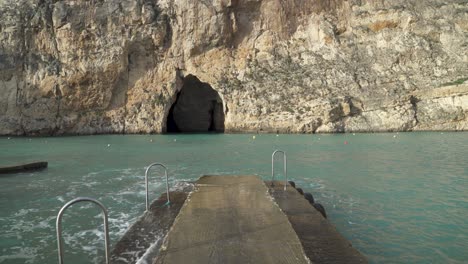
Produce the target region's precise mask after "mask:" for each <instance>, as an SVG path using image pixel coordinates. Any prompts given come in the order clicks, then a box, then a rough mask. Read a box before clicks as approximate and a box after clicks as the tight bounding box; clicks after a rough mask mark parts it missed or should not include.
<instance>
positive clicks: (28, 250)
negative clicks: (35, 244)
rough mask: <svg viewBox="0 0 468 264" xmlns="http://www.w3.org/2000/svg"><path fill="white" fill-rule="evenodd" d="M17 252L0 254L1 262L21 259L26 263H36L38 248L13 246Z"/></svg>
mask: <svg viewBox="0 0 468 264" xmlns="http://www.w3.org/2000/svg"><path fill="white" fill-rule="evenodd" d="M11 249H12V250H13V251H15V253H13V254H8V255H4V254H2V256H0V263H3V262H4V261H7V260H13V259H21V260H23V261H24V262H23V263H25V264H28V263H35V259H36V256H37V252H38V249H37V248H32V247H12V248H11Z"/></svg>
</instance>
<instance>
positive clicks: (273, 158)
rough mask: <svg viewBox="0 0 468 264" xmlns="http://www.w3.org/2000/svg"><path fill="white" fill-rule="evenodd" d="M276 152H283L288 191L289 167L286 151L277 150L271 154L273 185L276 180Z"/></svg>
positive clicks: (285, 183)
mask: <svg viewBox="0 0 468 264" xmlns="http://www.w3.org/2000/svg"><path fill="white" fill-rule="evenodd" d="M276 153H282V154H283V164H284V165H283V167H284V177H285V178H286V179H285V181H284V190H285V191H286V186H288V169H287V160H286V152H284V151H282V150H275V151H274V152H273V154H271V186H273V185H274V182H273V181H274V180H275V155H276Z"/></svg>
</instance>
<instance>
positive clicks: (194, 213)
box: [154, 176, 308, 264]
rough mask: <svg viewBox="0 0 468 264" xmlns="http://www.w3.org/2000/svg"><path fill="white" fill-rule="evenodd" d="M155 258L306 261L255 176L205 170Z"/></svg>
mask: <svg viewBox="0 0 468 264" xmlns="http://www.w3.org/2000/svg"><path fill="white" fill-rule="evenodd" d="M154 263H158V264H161V263H171V264H173V263H223V264H225V263H308V260H307V259H306V257H305V255H304V251H303V249H302V245H301V242H300V241H299V238H298V237H297V235H296V233H295V232H294V230H293V228H292V226H291V224H290V223H289V221H288V218H287V217H286V215H285V214H284V213H283V212H281V210H280V209H279V207H278V206H277V205H276V203H274V202H273V200H272V197H271V196H270V195H269V194H268V188H267V187H266V186H265V184H264V183H263V182H262V180H261V179H259V178H258V177H256V176H229V177H227V176H204V177H202V178H200V179H199V180H198V181H197V184H196V187H195V190H194V191H193V192H192V193H191V194H190V196H189V198H187V201H186V203H185V204H184V206H183V207H182V209H181V210H180V212H179V215H178V216H177V218H176V220H175V221H174V224H173V226H172V228H171V230H170V231H169V233H168V235H167V237H166V239H165V241H164V243H163V245H162V247H161V249H160V251H159V255H158V257H157V259H156V260H155V261H154Z"/></svg>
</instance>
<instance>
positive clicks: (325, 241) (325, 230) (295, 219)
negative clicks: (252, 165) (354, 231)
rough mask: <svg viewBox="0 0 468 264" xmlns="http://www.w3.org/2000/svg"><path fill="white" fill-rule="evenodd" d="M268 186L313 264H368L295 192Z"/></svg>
mask: <svg viewBox="0 0 468 264" xmlns="http://www.w3.org/2000/svg"><path fill="white" fill-rule="evenodd" d="M265 184H266V185H267V186H268V187H269V189H270V194H271V195H272V196H273V197H274V199H275V201H276V203H277V204H278V205H279V207H280V208H281V210H282V211H283V212H284V213H285V214H286V215H287V217H288V219H289V222H291V225H292V227H293V228H294V231H295V232H296V233H297V235H298V237H299V239H300V241H301V243H302V246H303V248H304V251H305V253H306V255H307V257H308V258H309V259H310V260H311V261H312V263H350V264H352V263H367V259H366V258H365V257H364V256H363V255H362V254H361V253H360V252H359V251H357V250H356V249H355V248H353V246H352V245H351V243H350V242H349V241H348V240H346V239H345V238H344V237H343V236H341V234H340V233H338V231H337V230H336V228H335V227H334V226H333V225H332V224H331V223H330V222H329V221H328V220H327V219H325V218H324V217H323V216H322V215H321V214H320V213H319V212H318V211H317V210H315V208H314V207H313V206H311V205H310V204H309V202H308V201H307V200H306V199H304V197H303V196H302V195H301V194H299V193H298V192H297V191H296V189H295V188H293V187H292V186H290V185H289V184H288V186H287V189H286V191H284V181H283V182H279V181H275V184H274V186H273V187H272V186H271V182H265ZM297 187H299V186H297ZM325 209H326V208H325Z"/></svg>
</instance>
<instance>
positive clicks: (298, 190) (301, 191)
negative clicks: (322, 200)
mask: <svg viewBox="0 0 468 264" xmlns="http://www.w3.org/2000/svg"><path fill="white" fill-rule="evenodd" d="M296 190H297V192H298V193H300V194H301V195H304V191H303V190H302V189H301V188H296Z"/></svg>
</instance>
